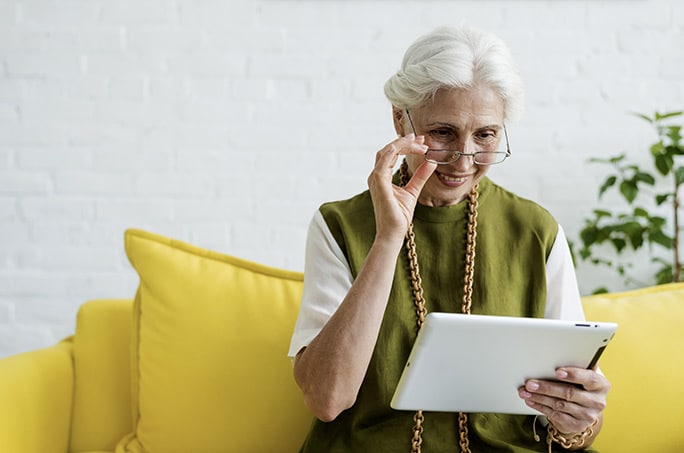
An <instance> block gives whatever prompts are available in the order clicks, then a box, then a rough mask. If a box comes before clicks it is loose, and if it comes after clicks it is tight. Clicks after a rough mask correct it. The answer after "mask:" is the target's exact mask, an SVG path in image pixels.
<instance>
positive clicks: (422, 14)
mask: <svg viewBox="0 0 684 453" xmlns="http://www.w3.org/2000/svg"><path fill="white" fill-rule="evenodd" d="M460 22H464V23H468V24H472V25H475V26H480V27H483V28H487V29H490V30H492V31H495V32H498V34H499V35H501V36H502V37H503V38H504V39H506V40H507V41H508V42H509V43H510V45H511V47H512V49H513V52H514V53H515V54H516V56H517V59H518V61H519V63H520V66H521V68H522V71H523V75H524V79H525V82H526V86H527V100H528V102H527V114H526V116H525V117H524V118H523V120H522V121H521V122H520V123H518V124H516V125H511V127H510V136H511V143H512V145H511V146H512V148H513V155H514V157H513V158H512V159H511V160H510V161H509V162H507V163H506V165H504V166H502V167H500V168H497V169H495V170H494V171H492V176H493V177H494V178H495V179H497V180H498V181H499V182H501V183H502V184H504V185H506V186H507V187H509V188H511V189H512V190H514V191H517V192H518V193H520V194H521V195H524V196H528V197H532V198H534V199H536V200H538V201H539V202H540V203H542V204H543V205H544V206H546V207H547V208H548V209H549V210H550V211H551V212H552V213H553V214H554V215H556V217H557V218H558V219H559V221H560V222H561V223H562V224H563V225H564V227H565V228H566V231H567V232H568V234H569V236H570V237H571V238H575V237H576V234H577V231H578V229H579V227H580V222H581V219H582V217H583V215H585V214H586V213H587V212H589V210H590V209H591V208H592V207H593V206H594V204H595V201H596V196H595V194H596V185H597V181H598V180H599V178H600V177H601V176H602V172H601V170H600V169H599V168H595V167H589V166H587V164H586V160H587V159H588V158H589V157H590V156H598V155H607V154H611V155H612V154H615V153H617V152H620V151H625V150H629V151H630V152H632V153H636V152H640V153H642V155H643V159H644V160H646V159H647V156H646V155H645V154H644V151H645V149H646V148H645V146H646V145H647V144H649V143H650V142H651V140H652V135H651V132H650V130H649V129H648V128H647V127H646V126H645V125H644V124H641V122H639V121H638V120H636V119H634V118H633V117H631V116H630V115H629V113H628V112H632V111H640V112H646V113H651V112H652V111H653V110H656V109H658V110H661V111H665V110H671V109H682V108H684V83H683V82H682V76H683V75H684V6H682V4H681V2H679V1H678V0H662V1H657V0H650V1H648V0H631V1H621V0H606V1H596V0H594V1H589V0H585V1H580V0H577V1H564V2H559V1H552V0H535V1H529V0H512V1H502V0H500V1H459V2H451V1H392V0H385V1H362V0H357V1H351V2H345V1H343V0H328V1H324V2H312V1H280V0H262V1H230V2H226V1H223V0H220V1H219V0H210V1H190V0H147V1H143V2H140V1H134V0H118V1H115V2H111V1H98V0H95V1H85V0H59V1H57V0H0V356H4V355H7V354H11V353H15V352H19V351H24V350H28V349H32V348H37V347H42V346H46V345H50V344H52V343H54V342H56V341H57V340H59V339H60V338H62V337H64V336H66V335H68V334H70V333H71V332H72V331H73V328H74V319H75V314H76V310H77V308H78V306H79V305H80V304H81V303H83V302H84V301H86V300H88V299H91V298H100V297H132V296H133V294H134V291H135V286H136V284H137V280H136V278H135V275H134V273H133V272H132V270H131V269H130V266H129V265H128V263H127V261H126V259H125V256H124V254H123V246H122V234H123V230H124V229H125V228H127V227H139V228H145V229H149V230H152V231H155V232H158V233H161V234H165V235H169V236H173V237H175V238H178V239H182V240H186V241H189V242H192V243H195V244H197V245H200V246H205V247H209V248H212V249H215V250H218V251H222V252H225V253H230V254H233V255H237V256H240V257H243V258H247V259H251V260H255V261H259V262H262V263H265V264H269V265H272V266H279V267H286V268H291V269H295V270H301V269H302V267H303V248H304V239H305V233H306V227H307V224H308V222H309V219H310V217H311V215H312V213H313V212H314V210H315V209H316V207H317V206H318V205H319V204H320V203H321V202H323V201H326V200H330V199H338V198H342V197H347V196H349V195H352V194H354V193H356V192H358V191H360V190H363V189H364V188H365V180H366V176H367V174H368V172H369V170H370V167H371V165H372V161H373V157H374V153H375V151H376V150H377V149H379V148H380V147H381V146H383V145H384V144H385V143H387V142H388V141H390V140H392V138H393V136H394V133H393V130H392V126H391V120H390V115H389V113H390V110H389V106H388V104H387V102H386V101H385V99H384V97H383V94H382V85H383V83H384V81H385V79H386V78H387V77H388V76H389V75H390V74H391V73H392V72H393V71H394V70H395V69H396V68H397V66H398V64H399V62H400V59H401V57H402V54H403V51H404V49H405V48H406V46H407V45H408V44H409V43H410V42H411V41H412V40H413V39H414V38H415V37H416V36H418V34H420V33H423V32H425V31H427V30H429V29H431V28H432V27H434V26H437V25H442V24H448V23H460ZM579 276H580V283H581V287H582V289H583V291H588V290H590V289H592V288H594V287H595V286H596V285H597V284H599V283H602V282H603V280H602V279H604V278H606V277H605V276H602V275H601V274H600V273H599V272H596V271H588V270H586V269H582V268H581V269H580V271H579ZM609 283H613V284H617V285H619V283H616V282H614V281H611V282H609Z"/></svg>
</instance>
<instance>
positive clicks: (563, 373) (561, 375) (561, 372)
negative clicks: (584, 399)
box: [556, 370, 568, 379]
mask: <svg viewBox="0 0 684 453" xmlns="http://www.w3.org/2000/svg"><path fill="white" fill-rule="evenodd" d="M556 376H558V377H559V378H561V379H565V378H566V377H568V372H567V371H565V370H557V371H556Z"/></svg>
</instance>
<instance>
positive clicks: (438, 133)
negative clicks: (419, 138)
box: [430, 128, 454, 142]
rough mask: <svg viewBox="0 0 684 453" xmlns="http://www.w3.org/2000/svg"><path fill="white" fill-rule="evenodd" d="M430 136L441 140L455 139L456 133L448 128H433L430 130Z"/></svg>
mask: <svg viewBox="0 0 684 453" xmlns="http://www.w3.org/2000/svg"><path fill="white" fill-rule="evenodd" d="M430 137H432V138H434V139H435V140H439V141H441V142H444V141H450V140H453V137H454V133H453V132H452V131H451V130H450V129H447V128H439V129H433V130H431V131H430Z"/></svg>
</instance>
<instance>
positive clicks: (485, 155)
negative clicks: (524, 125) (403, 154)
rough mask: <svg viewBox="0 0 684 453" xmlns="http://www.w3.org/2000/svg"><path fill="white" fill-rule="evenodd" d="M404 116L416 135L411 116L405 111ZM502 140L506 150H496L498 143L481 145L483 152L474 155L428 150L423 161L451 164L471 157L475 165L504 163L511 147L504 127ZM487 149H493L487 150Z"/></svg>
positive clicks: (439, 149) (441, 149)
mask: <svg viewBox="0 0 684 453" xmlns="http://www.w3.org/2000/svg"><path fill="white" fill-rule="evenodd" d="M406 116H407V117H408V120H409V123H410V124H411V130H412V131H413V133H414V135H418V134H416V128H415V127H414V125H413V120H412V119H411V114H410V113H409V111H408V110H406ZM503 132H504V138H505V140H506V149H505V150H498V149H496V148H498V145H499V141H498V140H497V141H495V142H494V141H492V142H489V143H483V144H481V147H483V148H485V149H484V150H483V151H476V152H474V153H464V152H462V151H456V150H453V149H445V148H429V149H428V150H427V151H426V152H425V160H426V161H428V162H431V163H433V164H437V165H446V164H453V163H454V162H456V161H457V160H458V159H460V158H461V156H466V157H472V159H473V163H475V164H477V165H495V164H500V163H501V162H503V161H505V160H506V158H508V157H510V155H511V147H510V144H509V142H508V131H507V130H506V125H505V124H504V125H503ZM487 147H490V148H494V149H487Z"/></svg>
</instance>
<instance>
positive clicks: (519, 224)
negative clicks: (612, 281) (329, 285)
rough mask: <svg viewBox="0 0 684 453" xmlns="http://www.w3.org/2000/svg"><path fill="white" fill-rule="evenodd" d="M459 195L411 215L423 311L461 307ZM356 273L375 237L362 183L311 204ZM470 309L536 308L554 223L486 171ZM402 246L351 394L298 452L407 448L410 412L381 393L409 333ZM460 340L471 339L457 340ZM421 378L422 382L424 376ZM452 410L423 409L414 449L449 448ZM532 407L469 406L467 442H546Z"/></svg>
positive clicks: (531, 446)
mask: <svg viewBox="0 0 684 453" xmlns="http://www.w3.org/2000/svg"><path fill="white" fill-rule="evenodd" d="M466 207H467V202H465V201H464V202H461V203H459V204H458V205H455V206H448V207H441V208H431V207H426V206H422V205H418V206H417V207H416V210H415V214H414V222H413V223H414V231H415V234H416V250H417V254H418V263H419V266H420V270H421V277H422V281H423V288H424V295H425V300H426V308H427V310H428V311H441V312H460V310H461V298H462V295H463V273H464V267H465V266H464V264H465V240H466V225H467V215H466ZM320 211H321V213H322V215H323V218H324V219H325V222H326V224H327V225H328V227H329V229H330V231H331V233H332V235H333V237H334V238H335V240H336V241H337V243H338V244H339V246H340V248H341V249H342V251H343V253H344V254H345V256H346V258H347V261H348V262H349V265H350V267H351V272H352V276H353V277H356V275H358V272H359V270H360V269H361V266H362V264H363V262H364V259H365V258H366V254H367V253H368V250H369V249H370V247H371V244H372V243H373V239H374V237H375V219H374V216H373V206H372V202H371V198H370V194H369V192H368V191H366V192H363V193H361V194H359V195H357V196H356V197H353V198H351V199H349V200H345V201H341V202H334V203H328V204H325V205H323V206H322V207H321V208H320ZM477 222H478V225H477V248H476V258H475V278H474V284H473V302H472V313H473V314H489V315H509V316H526V317H543V316H544V307H545V298H546V277H545V275H546V274H545V266H546V260H547V258H548V255H549V253H550V251H551V248H552V246H553V243H554V240H555V238H556V233H557V231H558V224H557V222H556V221H555V220H554V219H553V217H552V216H551V215H550V214H549V213H548V212H547V211H546V210H544V209H543V208H541V207H540V206H538V205H537V204H535V203H533V202H531V201H528V200H524V199H522V198H519V197H517V196H516V195H513V194H512V193H510V192H508V191H506V190H504V189H503V188H501V187H499V186H497V185H496V184H494V183H492V182H491V180H489V179H487V178H485V179H484V180H483V181H482V182H481V183H480V197H479V209H478V217H477ZM408 269H409V267H408V260H407V258H406V254H405V249H404V251H402V253H401V254H400V256H399V258H398V260H397V265H396V270H395V277H394V281H393V284H392V290H391V293H390V297H389V302H388V305H387V309H386V310H385V315H384V318H383V322H382V326H381V328H380V332H379V335H378V340H377V344H376V346H375V351H374V353H373V357H372V359H371V362H370V365H369V367H368V372H367V373H366V377H365V379H364V382H363V384H362V386H361V389H360V391H359V394H358V397H357V400H356V403H355V404H354V406H353V407H351V408H350V409H348V410H346V411H344V412H343V413H342V414H340V415H339V416H338V417H337V419H335V420H334V421H333V422H330V423H324V422H321V421H319V420H315V421H314V423H313V426H312V429H311V431H310V433H309V436H308V437H307V439H306V441H305V444H304V446H303V447H302V450H301V451H302V452H316V453H319V452H321V453H323V452H325V453H336V452H369V453H382V452H392V453H396V452H409V451H410V440H411V436H412V427H413V413H412V412H407V411H395V410H393V409H391V408H390V406H389V402H390V400H391V398H392V395H393V393H394V390H395V388H396V386H397V383H398V381H399V376H400V375H401V372H402V369H403V367H404V364H405V363H406V359H407V358H408V355H409V352H410V350H411V346H412V345H413V342H414V340H415V338H416V334H417V329H416V313H415V308H414V303H413V295H412V292H411V286H410V282H411V279H410V275H409V271H408ZM459 347H462V348H468V347H470V345H468V344H463V345H459ZM426 385H427V383H426ZM457 416H458V415H457V414H454V413H433V412H426V413H425V422H424V429H425V430H424V433H423V452H424V453H436V452H458V451H459V450H458V420H457ZM533 419H534V417H532V416H517V415H503V414H470V416H469V431H470V436H469V440H470V445H471V450H472V451H473V452H474V453H479V452H483V453H484V452H516V453H517V452H530V451H539V452H542V451H547V450H546V443H545V430H543V429H542V428H541V426H540V425H539V426H538V430H539V431H542V442H536V441H535V440H534V439H533V434H532V423H533Z"/></svg>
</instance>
